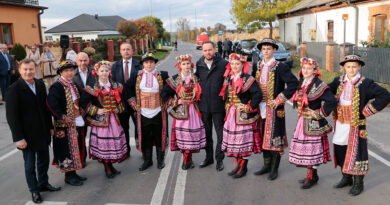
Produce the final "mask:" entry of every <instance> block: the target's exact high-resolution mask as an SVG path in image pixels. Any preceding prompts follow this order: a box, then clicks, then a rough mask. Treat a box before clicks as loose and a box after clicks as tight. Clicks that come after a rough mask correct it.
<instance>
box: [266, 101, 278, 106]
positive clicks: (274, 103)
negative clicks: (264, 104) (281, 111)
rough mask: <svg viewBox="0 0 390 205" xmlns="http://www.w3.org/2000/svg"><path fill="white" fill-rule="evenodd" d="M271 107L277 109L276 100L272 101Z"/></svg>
mask: <svg viewBox="0 0 390 205" xmlns="http://www.w3.org/2000/svg"><path fill="white" fill-rule="evenodd" d="M268 104H269V106H271V107H272V108H276V107H277V106H278V105H277V104H276V101H275V100H271V101H269V103H268Z"/></svg>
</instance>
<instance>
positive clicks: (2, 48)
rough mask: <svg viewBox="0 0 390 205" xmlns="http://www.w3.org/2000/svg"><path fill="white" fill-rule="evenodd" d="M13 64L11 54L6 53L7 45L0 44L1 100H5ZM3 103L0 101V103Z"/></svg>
mask: <svg viewBox="0 0 390 205" xmlns="http://www.w3.org/2000/svg"><path fill="white" fill-rule="evenodd" d="M14 72H15V71H14V64H13V63H12V59H11V56H10V55H9V54H8V47H7V45H5V44H0V88H1V95H2V97H3V98H2V101H4V100H5V95H6V92H7V88H8V86H9V81H10V76H11V74H13V73H14ZM2 104H3V103H2V102H0V105H2Z"/></svg>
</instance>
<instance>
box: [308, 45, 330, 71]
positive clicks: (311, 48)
mask: <svg viewBox="0 0 390 205" xmlns="http://www.w3.org/2000/svg"><path fill="white" fill-rule="evenodd" d="M327 44H328V43H327V42H308V43H306V55H307V57H309V58H314V59H315V60H316V61H317V63H318V65H319V66H320V67H321V68H325V67H326V65H325V63H326V45H327Z"/></svg>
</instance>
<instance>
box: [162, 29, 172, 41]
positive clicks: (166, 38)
mask: <svg viewBox="0 0 390 205" xmlns="http://www.w3.org/2000/svg"><path fill="white" fill-rule="evenodd" d="M163 40H164V41H165V42H170V41H171V33H169V32H166V31H165V32H164V35H163Z"/></svg>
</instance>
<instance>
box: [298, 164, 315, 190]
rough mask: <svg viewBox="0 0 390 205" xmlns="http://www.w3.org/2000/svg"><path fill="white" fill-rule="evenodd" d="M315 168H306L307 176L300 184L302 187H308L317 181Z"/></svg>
mask: <svg viewBox="0 0 390 205" xmlns="http://www.w3.org/2000/svg"><path fill="white" fill-rule="evenodd" d="M318 179H319V177H318V175H317V169H313V168H308V169H307V177H306V180H305V182H304V183H303V185H302V187H301V188H302V189H310V188H311V187H312V186H313V185H315V184H316V183H317V182H318Z"/></svg>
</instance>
